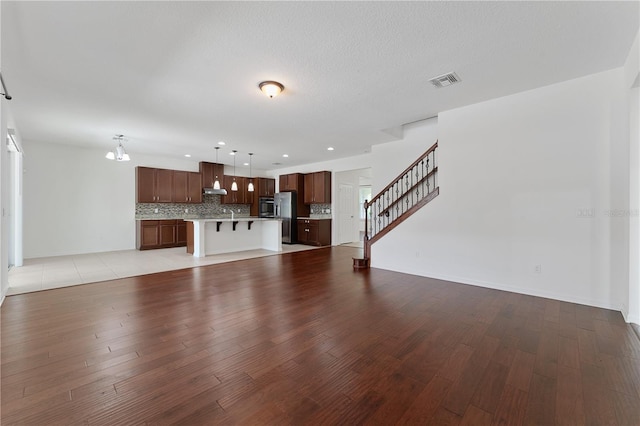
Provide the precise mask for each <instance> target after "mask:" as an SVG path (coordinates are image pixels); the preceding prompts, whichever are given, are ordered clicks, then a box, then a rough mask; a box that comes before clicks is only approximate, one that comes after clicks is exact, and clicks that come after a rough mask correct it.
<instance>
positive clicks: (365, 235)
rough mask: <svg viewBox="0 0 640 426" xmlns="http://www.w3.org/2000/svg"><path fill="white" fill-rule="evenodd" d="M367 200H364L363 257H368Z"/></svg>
mask: <svg viewBox="0 0 640 426" xmlns="http://www.w3.org/2000/svg"><path fill="white" fill-rule="evenodd" d="M368 243H369V200H364V241H363V242H362V246H363V247H364V258H365V259H367V258H368V257H369V244H368Z"/></svg>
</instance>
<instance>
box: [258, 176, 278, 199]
mask: <svg viewBox="0 0 640 426" xmlns="http://www.w3.org/2000/svg"><path fill="white" fill-rule="evenodd" d="M253 184H254V185H256V184H257V185H258V187H257V192H258V197H273V195H274V194H275V193H276V180H275V179H269V178H254V179H253Z"/></svg>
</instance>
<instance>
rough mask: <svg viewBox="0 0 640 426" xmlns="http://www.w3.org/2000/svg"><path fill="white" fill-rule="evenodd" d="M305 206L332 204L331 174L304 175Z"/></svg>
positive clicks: (325, 172)
mask: <svg viewBox="0 0 640 426" xmlns="http://www.w3.org/2000/svg"><path fill="white" fill-rule="evenodd" d="M304 202H305V204H329V203H331V172H327V171H324V172H315V173H308V174H306V175H304Z"/></svg>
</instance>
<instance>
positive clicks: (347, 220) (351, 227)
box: [338, 183, 358, 244]
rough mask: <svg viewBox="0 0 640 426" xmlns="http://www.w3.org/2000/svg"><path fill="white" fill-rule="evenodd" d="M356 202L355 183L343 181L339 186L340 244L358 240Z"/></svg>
mask: <svg viewBox="0 0 640 426" xmlns="http://www.w3.org/2000/svg"><path fill="white" fill-rule="evenodd" d="M355 203H356V201H355V194H354V192H353V185H349V184H346V183H341V184H340V186H339V187H338V244H345V243H352V242H355V241H357V240H358V238H357V236H356V235H357V234H356V231H357V229H358V226H357V224H358V222H357V220H356V219H357V218H356V217H355V209H354V206H355Z"/></svg>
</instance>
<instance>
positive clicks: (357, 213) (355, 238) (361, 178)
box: [334, 168, 372, 247]
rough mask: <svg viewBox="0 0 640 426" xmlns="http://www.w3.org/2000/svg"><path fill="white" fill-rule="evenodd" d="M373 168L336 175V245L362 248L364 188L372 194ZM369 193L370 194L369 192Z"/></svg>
mask: <svg viewBox="0 0 640 426" xmlns="http://www.w3.org/2000/svg"><path fill="white" fill-rule="evenodd" d="M371 176H372V171H371V168H365V169H356V170H348V171H344V172H337V173H335V185H336V189H337V191H336V196H337V197H336V198H337V203H336V206H335V209H336V211H335V216H334V217H335V220H336V222H337V223H336V226H335V228H336V229H335V230H336V234H335V236H336V243H337V244H339V245H344V244H346V245H353V246H356V247H362V243H363V235H364V209H363V207H362V203H363V200H361V198H362V193H363V191H362V190H363V188H364V189H365V193H367V194H370V193H371ZM367 191H368V192H367Z"/></svg>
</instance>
